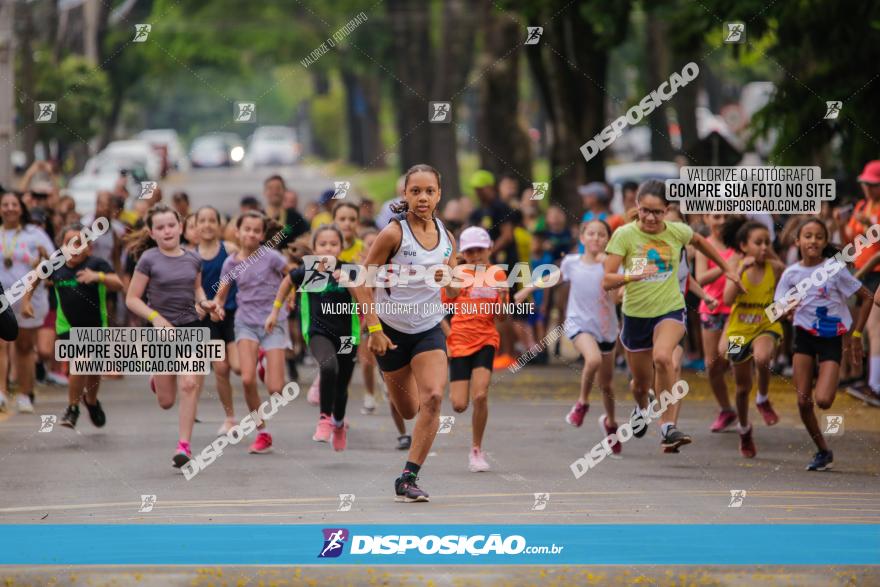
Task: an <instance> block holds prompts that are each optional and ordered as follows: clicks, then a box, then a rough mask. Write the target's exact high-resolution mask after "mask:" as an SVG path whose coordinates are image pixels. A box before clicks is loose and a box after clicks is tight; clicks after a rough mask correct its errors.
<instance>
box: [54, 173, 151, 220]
mask: <svg viewBox="0 0 880 587" xmlns="http://www.w3.org/2000/svg"><path fill="white" fill-rule="evenodd" d="M120 177H121V176H120V173H119V172H104V173H86V172H83V173H80V174H78V175H75V176H74V177H72V178H71V180H70V183H69V184H68V185H67V188H66V189H65V190H63V192H64V193H66V194H67V195H69V196H71V197H72V198H73V200H74V202H76V210H77V212H79V213H80V214H82V215H83V216H85V215H87V214H91V213H93V212H94V211H95V197H96V196H97V195H98V192H102V191H106V192H112V191H113V190H114V189H115V188H116V183H117V182H118V181H119V178H120ZM125 189H126V190H127V191H128V198H129V199H132V198H135V199H136V198H138V197H139V196H140V193H141V185H140V182H139V181H137V180H136V179H135V178H134V177H132V175H131V174H129V173H127V174H126V175H125Z"/></svg>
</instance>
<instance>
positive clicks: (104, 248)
mask: <svg viewBox="0 0 880 587" xmlns="http://www.w3.org/2000/svg"><path fill="white" fill-rule="evenodd" d="M80 222H81V223H82V225H83V226H88V227H90V226H91V225H92V223H93V222H95V215H94V214H87V215H85V216H83V217H82V218H81V219H80ZM110 227H111V228H112V230H108V231H107V232H105V233H104V234H102V235H101V236H99V237H98V238H97V239H95V240H94V241H92V256H93V257H98V258H100V259H104V260H105V261H107V262H108V263H110V264H111V265H112V264H113V240H114V239H113V234H114V233H115V234H116V238H117V239H119V240H121V239H122V237H124V236H125V225H124V224H123V223H122V222H120V221H119V220H116V219H115V218H114V219H113V220H111V221H110Z"/></svg>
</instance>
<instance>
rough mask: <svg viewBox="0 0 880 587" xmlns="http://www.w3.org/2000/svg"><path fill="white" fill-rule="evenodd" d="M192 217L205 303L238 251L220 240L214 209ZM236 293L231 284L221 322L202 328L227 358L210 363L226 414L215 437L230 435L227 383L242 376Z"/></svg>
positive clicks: (209, 322)
mask: <svg viewBox="0 0 880 587" xmlns="http://www.w3.org/2000/svg"><path fill="white" fill-rule="evenodd" d="M192 217H193V218H195V223H196V230H197V231H198V240H199V244H198V247H197V248H196V252H197V253H198V254H199V256H200V257H201V258H202V289H203V290H204V292H205V295H206V296H208V299H209V300H212V299H214V296H216V295H217V291H218V290H219V289H220V279H221V277H222V268H223V263H225V262H226V259H227V258H229V256H230V255H232V254H235V252H236V251H237V250H238V249H237V247H236V246H235V245H233V244H232V243H229V242H227V241H224V240H220V234H221V232H222V230H223V223H222V220H221V217H220V212H218V211H217V209H216V208H213V207H211V206H203V207H201V208H199V210H198V211H197V212H196V213H195V214H194V215H193V216H192ZM235 293H236V286H235V285H234V284H233V285H232V286H231V290H230V292H229V294H228V295H227V296H226V304H225V305H224V306H223V310H224V316H223V320H222V321H221V322H214V321H213V320H211V319H210V318H208V319H206V320H205V324H204V325H205V326H207V327H208V328H210V329H211V339H212V340H222V341H223V343H224V344H225V345H226V358H224V359H223V360H222V361H214V363H213V367H214V377H215V378H216V380H217V395H218V396H220V404H221V405H222V406H223V411H224V412H225V413H226V419H225V420H224V421H223V424H222V425H221V426H220V429H219V430H217V435H218V436H222V435H224V434H226V433H227V432H229V430H230V429H231V428H232V427H233V426H235V423H236V422H235V409H234V407H233V403H232V382H231V381H230V379H229V377H230V374H231V372H233V371H234V372H235V373H236V374H241V369H240V367H239V365H238V349H237V348H236V345H235Z"/></svg>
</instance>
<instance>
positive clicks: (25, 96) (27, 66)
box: [16, 2, 39, 167]
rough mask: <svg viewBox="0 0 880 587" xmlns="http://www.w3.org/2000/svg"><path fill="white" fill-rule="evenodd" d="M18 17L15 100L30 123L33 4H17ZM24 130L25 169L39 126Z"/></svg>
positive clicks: (32, 73)
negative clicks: (18, 90) (17, 93)
mask: <svg viewBox="0 0 880 587" xmlns="http://www.w3.org/2000/svg"><path fill="white" fill-rule="evenodd" d="M18 11H19V12H18V17H19V18H20V19H21V27H22V30H21V32H22V34H21V36H20V37H19V41H20V43H21V45H20V49H19V55H20V56H21V81H20V82H19V83H20V84H21V95H20V96H16V98H18V99H20V100H22V101H23V102H24V113H25V117H26V118H25V120H26V121H32V120H33V118H32V117H33V115H34V114H33V112H34V98H33V96H34V93H35V91H36V90H35V88H34V83H35V78H34V75H35V71H34V50H33V46H32V41H33V40H34V38H35V37H36V31H35V30H34V17H33V4H32V3H30V2H23V3H20V4H18ZM23 127H24V130H23V131H22V148H23V149H24V153H25V155H26V156H27V164H26V167H29V166H30V164H31V163H33V162H34V147H35V146H36V144H37V131H38V130H39V125H38V124H34V123H32V122H31V123H29V124H28V123H27V122H25V123H24V124H23Z"/></svg>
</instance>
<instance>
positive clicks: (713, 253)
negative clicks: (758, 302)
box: [691, 232, 743, 290]
mask: <svg viewBox="0 0 880 587" xmlns="http://www.w3.org/2000/svg"><path fill="white" fill-rule="evenodd" d="M691 243H693V245H694V247H696V249H697V250H698V251H700V252H702V253H703V254H704V255H706V256H707V257H709V258H710V259H712V260H713V261H714V262H715V264H716V265H718V266H719V267H721V269H722V270H723V274H724V275H725V276H726V277H727V279H729V280H730V281H732V282H734V283H735V284H736V285H737V287H739V288H740V289H741V290H742V289H743V286H742V282H741V281H740V279H739V275H737V274H736V273H735V272H734V271H732V270H731V269H730V267H729V266H728V265H727V261H725V260H724V259H723V258H722V257H721V253H719V252H718V250H717V249H716V248H715V247H713V246H712V243H710V242H709V241H707V240H706V238H705V237H703V236H702V235H700V234H697V233H696V232H695V233H693V236H692V237H691Z"/></svg>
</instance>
